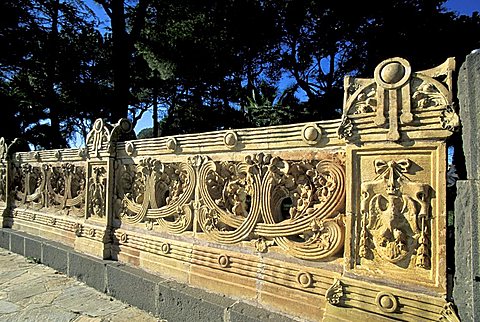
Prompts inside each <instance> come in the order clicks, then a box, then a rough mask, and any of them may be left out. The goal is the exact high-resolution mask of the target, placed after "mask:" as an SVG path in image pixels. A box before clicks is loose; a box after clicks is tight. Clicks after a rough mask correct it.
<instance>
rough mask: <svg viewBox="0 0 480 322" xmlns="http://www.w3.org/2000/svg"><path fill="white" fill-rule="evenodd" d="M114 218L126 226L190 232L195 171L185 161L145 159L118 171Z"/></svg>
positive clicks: (120, 167)
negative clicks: (138, 225)
mask: <svg viewBox="0 0 480 322" xmlns="http://www.w3.org/2000/svg"><path fill="white" fill-rule="evenodd" d="M115 189H116V191H115V195H116V210H115V213H116V214H117V217H118V218H119V219H120V220H121V221H122V222H125V223H129V224H140V223H141V224H143V225H145V226H146V227H147V228H148V229H154V228H158V229H163V230H166V231H169V232H171V233H177V234H179V233H182V232H184V231H187V230H191V228H192V222H193V209H192V203H193V197H194V191H195V172H194V169H193V167H192V165H191V164H189V163H187V162H179V163H163V162H161V161H159V160H156V159H153V158H145V159H143V160H141V161H140V162H139V163H138V164H128V165H121V166H119V168H118V169H117V184H116V187H115Z"/></svg>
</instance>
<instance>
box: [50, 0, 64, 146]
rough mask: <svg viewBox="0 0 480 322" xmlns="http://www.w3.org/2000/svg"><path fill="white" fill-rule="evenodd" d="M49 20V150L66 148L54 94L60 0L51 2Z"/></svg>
mask: <svg viewBox="0 0 480 322" xmlns="http://www.w3.org/2000/svg"><path fill="white" fill-rule="evenodd" d="M51 4H52V7H51V19H52V28H51V30H50V33H49V38H48V52H47V67H46V69H47V84H48V85H47V86H48V88H47V91H48V93H47V102H46V106H47V107H48V108H49V110H50V113H49V116H50V130H51V132H50V133H49V136H50V142H51V143H50V144H51V146H50V148H64V147H66V146H67V141H66V139H65V137H64V136H63V135H62V134H61V133H60V111H61V106H59V101H58V99H57V95H56V93H55V79H56V65H57V58H58V55H57V51H58V16H59V10H60V0H53V1H52V2H51Z"/></svg>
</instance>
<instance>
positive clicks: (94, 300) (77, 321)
mask: <svg viewBox="0 0 480 322" xmlns="http://www.w3.org/2000/svg"><path fill="white" fill-rule="evenodd" d="M0 290H1V291H0V322H20V321H23V322H30V321H31V322H37V321H42V322H49V321H52V322H104V321H105V322H106V321H111V322H122V321H125V322H132V321H138V322H157V321H161V320H159V319H158V318H155V317H154V316H153V315H151V314H149V313H147V312H144V311H142V310H140V309H138V308H136V307H132V306H131V305H128V304H125V303H122V302H120V301H119V300H116V299H114V298H112V297H111V296H108V295H106V294H104V293H101V292H98V291H97V290H95V289H93V288H91V287H89V286H87V285H85V284H84V283H82V282H80V281H77V280H75V279H73V278H69V277H67V276H66V275H64V274H63V273H61V272H58V271H56V270H54V269H52V268H50V267H46V266H44V265H41V264H38V263H36V262H35V261H32V260H29V259H27V258H25V257H23V256H20V255H17V254H14V253H12V252H10V251H7V250H5V249H1V248H0Z"/></svg>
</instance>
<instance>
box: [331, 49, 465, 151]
mask: <svg viewBox="0 0 480 322" xmlns="http://www.w3.org/2000/svg"><path fill="white" fill-rule="evenodd" d="M454 69H455V60H454V59H453V58H449V59H447V60H446V61H445V63H443V64H441V65H440V66H437V67H435V68H432V69H429V70H424V71H419V72H412V68H411V66H410V63H409V62H408V61H407V60H405V59H403V58H400V57H396V58H391V59H387V60H385V61H383V62H381V63H380V64H379V65H378V66H377V67H376V69H375V72H374V76H373V78H371V79H367V78H353V77H346V78H345V86H344V90H345V104H344V113H343V117H342V123H341V125H340V127H339V128H338V136H339V138H341V139H345V140H347V141H355V140H358V139H363V140H365V139H367V135H369V136H371V137H372V138H375V140H378V139H381V140H386V141H394V142H397V141H399V140H401V139H402V138H403V139H406V138H407V136H403V137H402V135H401V132H402V131H409V130H411V128H412V127H418V126H423V127H425V128H427V127H430V129H435V130H440V129H445V130H448V131H454V130H456V129H457V128H458V126H459V125H460V120H459V117H458V115H457V114H456V112H455V109H454V106H453V100H452V93H451V90H452V73H453V71H454ZM427 119H432V120H431V121H430V120H429V122H427ZM434 119H435V121H433V120H434ZM367 120H368V121H367ZM370 122H371V123H373V124H372V126H374V127H376V128H382V129H385V130H386V133H385V134H383V133H384V131H382V132H378V131H373V130H371V127H370V126H368V123H370ZM433 124H437V126H432V125H433ZM380 133H382V134H383V135H380V136H379V134H380ZM355 134H359V135H360V134H361V135H362V137H359V136H356V135H355ZM436 135H437V134H436ZM438 135H440V136H443V137H447V136H448V133H443V134H438ZM367 140H368V139H367Z"/></svg>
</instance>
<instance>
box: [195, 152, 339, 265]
mask: <svg viewBox="0 0 480 322" xmlns="http://www.w3.org/2000/svg"><path fill="white" fill-rule="evenodd" d="M344 177H345V174H344V168H343V165H342V164H341V162H340V161H339V160H308V161H287V160H283V159H281V158H279V157H277V156H271V155H268V154H263V153H260V154H256V155H247V156H246V157H245V162H214V161H212V160H210V161H208V162H206V163H205V164H204V165H203V166H202V167H201V169H200V172H199V196H200V199H201V201H202V205H201V207H200V208H199V211H198V213H199V216H198V220H199V225H200V227H201V229H202V230H203V232H205V233H206V234H207V235H208V236H209V237H211V238H212V239H214V240H216V241H217V242H220V243H226V244H236V243H239V242H242V241H247V240H251V241H252V243H253V244H254V245H255V247H256V249H257V250H258V251H259V252H266V251H268V248H269V247H271V246H279V247H280V248H281V249H283V250H284V251H285V252H287V253H288V254H289V255H291V256H294V257H297V258H302V259H306V260H318V259H323V258H327V257H329V256H332V255H334V254H336V253H337V252H338V251H339V250H340V249H341V248H342V247H343V241H344V225H343V215H342V211H343V210H344V198H345V189H344ZM287 201H288V205H289V206H288V208H287V210H288V213H287V212H286V211H285V210H283V211H282V207H283V206H282V204H285V202H287ZM252 237H253V238H255V240H252Z"/></svg>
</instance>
